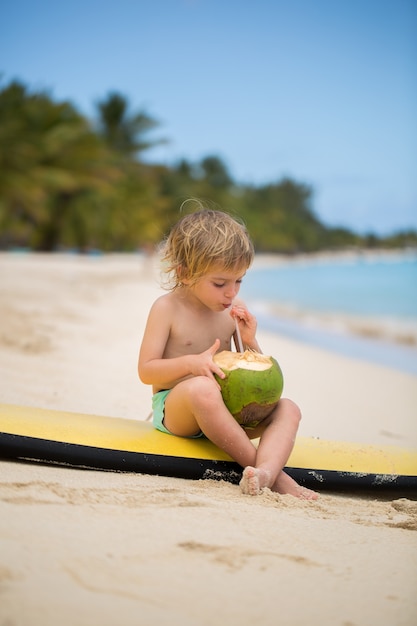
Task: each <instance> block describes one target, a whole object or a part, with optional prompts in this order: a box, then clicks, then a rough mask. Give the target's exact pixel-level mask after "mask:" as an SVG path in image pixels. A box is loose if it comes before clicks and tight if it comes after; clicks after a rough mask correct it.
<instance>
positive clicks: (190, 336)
mask: <svg viewBox="0 0 417 626" xmlns="http://www.w3.org/2000/svg"><path fill="white" fill-rule="evenodd" d="M253 256H254V250H253V245H252V242H251V240H250V238H249V236H248V233H247V231H246V229H245V228H244V226H243V225H241V224H239V223H238V222H237V221H236V220H234V219H233V218H232V217H231V216H229V215H227V214H226V213H223V212H221V211H213V210H208V209H202V210H199V211H197V212H195V213H191V214H188V215H185V216H184V217H183V218H182V219H181V220H180V221H179V222H178V223H177V224H176V225H175V226H174V227H173V229H172V230H171V232H170V234H169V236H168V239H167V240H166V242H165V248H164V254H163V262H164V264H165V267H164V271H165V273H166V275H167V276H169V277H170V278H171V284H170V292H169V293H168V294H166V295H163V296H161V297H160V298H158V299H157V300H156V301H155V303H154V304H153V306H152V308H151V311H150V313H149V317H148V321H147V325H146V329H145V333H144V336H143V340H142V345H141V349H140V354H139V364H138V372H139V377H140V379H141V381H142V382H143V383H145V384H149V385H152V386H153V394H154V395H153V400H152V408H153V423H154V426H155V427H156V428H157V429H158V430H161V431H163V432H166V433H170V434H172V435H177V436H179V437H200V436H203V435H204V436H206V437H207V438H208V439H210V440H211V441H212V442H213V443H214V444H216V445H217V446H218V447H219V448H221V449H222V450H224V451H225V452H227V454H229V455H230V456H231V457H232V458H233V459H234V460H235V461H236V462H237V463H239V464H240V465H241V466H242V467H243V468H244V470H243V476H242V480H241V482H240V486H241V489H242V491H243V493H245V494H250V495H257V494H259V493H260V492H261V490H262V489H263V488H264V487H269V488H270V489H271V490H273V491H276V492H279V493H281V494H291V495H293V496H296V497H299V498H304V499H307V500H314V499H316V498H317V494H316V493H315V492H314V491H311V490H310V489H307V488H305V487H301V486H300V485H298V484H297V483H296V482H295V481H294V480H293V479H292V478H291V477H290V476H288V474H286V473H285V472H284V471H283V467H284V466H285V464H286V462H287V460H288V458H289V456H290V454H291V450H292V448H293V446H294V442H295V436H296V433H297V430H298V424H299V421H300V417H301V415H300V411H299V409H298V407H297V406H296V405H295V404H294V403H293V402H292V401H291V400H288V399H281V400H280V401H279V403H278V406H277V407H276V408H275V409H274V410H273V411H272V412H271V413H270V415H268V416H267V417H266V418H265V419H264V420H263V421H262V422H261V423H260V424H259V425H258V426H257V427H256V428H254V429H252V430H245V428H244V427H242V426H240V425H239V424H238V423H237V422H236V420H235V419H234V418H233V417H232V415H231V414H230V413H229V411H228V410H227V408H226V406H225V404H224V402H223V399H222V396H221V393H220V387H219V384H218V383H217V381H216V379H215V377H214V375H215V374H217V375H218V376H220V378H224V374H223V372H222V370H221V369H220V368H219V367H218V366H217V365H216V364H215V363H214V361H213V355H214V354H215V353H216V352H217V351H218V350H230V349H231V340H232V337H234V334H235V331H236V327H235V323H236V322H235V319H236V320H237V322H238V324H239V330H240V335H241V339H242V343H243V348H244V349H252V350H256V351H258V352H260V351H261V350H260V347H259V345H258V342H257V340H256V327H257V324H256V319H255V317H254V316H253V315H251V314H250V313H249V311H248V310H247V308H246V307H245V305H244V304H243V302H241V301H238V300H237V299H236V296H237V294H238V292H239V288H240V284H241V282H242V279H243V277H244V275H245V272H246V270H247V269H248V267H249V266H250V265H251V263H252V261H253ZM234 338H235V337H234ZM235 343H236V338H235ZM258 437H260V441H259V446H258V448H257V449H256V448H255V446H254V445H253V443H252V442H251V440H250V439H255V438H258Z"/></svg>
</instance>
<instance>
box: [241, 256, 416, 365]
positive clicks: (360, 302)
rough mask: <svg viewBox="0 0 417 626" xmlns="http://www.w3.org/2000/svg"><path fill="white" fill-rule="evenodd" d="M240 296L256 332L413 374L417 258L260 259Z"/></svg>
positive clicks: (332, 257)
mask: <svg viewBox="0 0 417 626" xmlns="http://www.w3.org/2000/svg"><path fill="white" fill-rule="evenodd" d="M241 295H242V297H243V299H244V300H245V301H246V302H247V304H248V306H249V307H250V308H251V310H252V311H253V312H254V313H255V314H256V316H257V319H258V325H259V327H260V328H264V329H266V330H271V331H275V332H279V333H281V334H284V335H286V336H288V337H291V338H293V339H297V340H300V341H303V342H307V343H311V344H314V345H318V346H320V347H322V348H325V349H328V350H333V351H336V352H339V353H341V354H345V355H348V356H352V357H355V358H361V359H365V360H368V361H371V362H374V363H378V364H380V365H384V366H388V367H393V368H394V369H399V370H401V371H405V372H408V373H412V374H417V253H416V252H409V253H403V254H393V253H386V254H382V253H375V254H357V255H355V254H349V255H345V256H327V257H326V256H322V257H320V256H319V257H313V258H308V257H300V258H298V259H295V260H291V261H288V262H286V261H278V260H275V261H274V260H273V259H272V258H271V259H268V258H262V257H260V258H258V259H257V260H256V261H255V264H254V266H253V267H252V268H251V269H250V270H249V271H248V273H247V275H246V276H245V278H244V281H243V285H242V289H241Z"/></svg>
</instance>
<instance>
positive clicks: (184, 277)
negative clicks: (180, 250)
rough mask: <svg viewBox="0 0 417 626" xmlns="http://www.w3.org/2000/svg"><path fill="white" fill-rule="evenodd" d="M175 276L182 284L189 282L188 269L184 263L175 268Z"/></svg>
mask: <svg viewBox="0 0 417 626" xmlns="http://www.w3.org/2000/svg"><path fill="white" fill-rule="evenodd" d="M177 277H178V280H179V282H180V283H182V284H183V285H188V284H189V283H190V279H189V278H188V271H187V268H186V267H185V266H184V265H179V266H178V268H177Z"/></svg>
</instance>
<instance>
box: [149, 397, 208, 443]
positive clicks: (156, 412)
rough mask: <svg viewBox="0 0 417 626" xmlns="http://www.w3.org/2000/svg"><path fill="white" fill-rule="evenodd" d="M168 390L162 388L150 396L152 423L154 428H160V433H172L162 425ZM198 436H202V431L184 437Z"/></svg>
mask: <svg viewBox="0 0 417 626" xmlns="http://www.w3.org/2000/svg"><path fill="white" fill-rule="evenodd" d="M170 391H171V389H163V390H162V391H158V392H157V393H155V394H154V395H153V396H152V423H153V425H154V426H155V428H156V430H160V431H161V432H162V433H167V434H168V435H172V434H173V433H171V432H170V431H169V430H168V428H166V427H165V425H164V417H165V400H166V397H167V395H168V394H169V392H170ZM174 437H175V435H174ZM199 437H204V433H202V432H199V433H198V434H197V435H191V436H190V437H186V439H198V438H199Z"/></svg>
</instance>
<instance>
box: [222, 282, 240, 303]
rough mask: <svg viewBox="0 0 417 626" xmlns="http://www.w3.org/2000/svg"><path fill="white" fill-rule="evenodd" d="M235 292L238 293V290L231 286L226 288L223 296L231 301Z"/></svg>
mask: <svg viewBox="0 0 417 626" xmlns="http://www.w3.org/2000/svg"><path fill="white" fill-rule="evenodd" d="M237 292H238V288H237V287H236V286H234V285H233V286H230V287H228V289H226V292H225V296H226V297H227V298H231V299H232V300H233V298H234V297H235V295H236V294H237Z"/></svg>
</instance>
